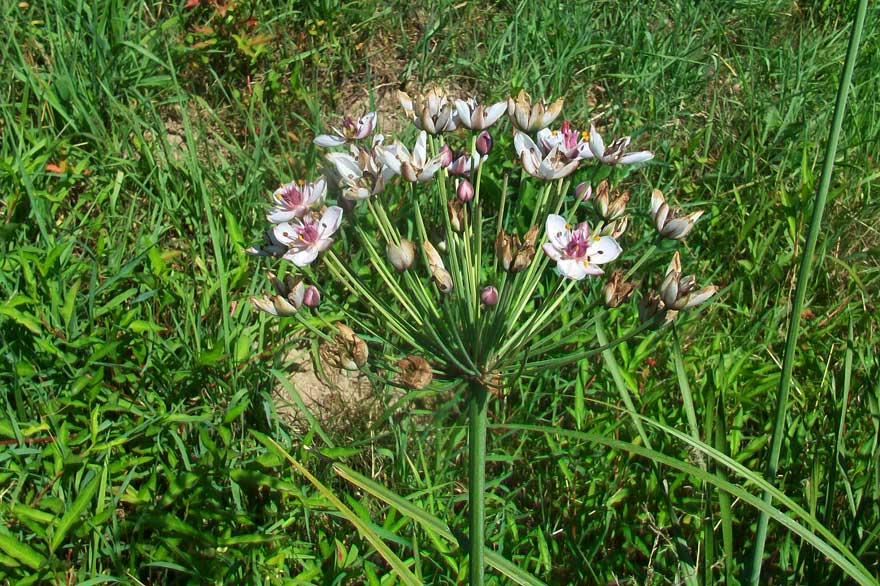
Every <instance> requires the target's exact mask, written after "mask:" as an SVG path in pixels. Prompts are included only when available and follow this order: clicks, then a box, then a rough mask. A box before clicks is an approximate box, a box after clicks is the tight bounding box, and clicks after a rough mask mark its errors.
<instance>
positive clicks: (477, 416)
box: [468, 381, 488, 586]
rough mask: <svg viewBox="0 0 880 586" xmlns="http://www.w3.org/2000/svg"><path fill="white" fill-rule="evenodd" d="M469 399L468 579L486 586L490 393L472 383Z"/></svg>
mask: <svg viewBox="0 0 880 586" xmlns="http://www.w3.org/2000/svg"><path fill="white" fill-rule="evenodd" d="M468 390H469V392H470V396H469V397H468V404H469V407H468V464H469V466H470V471H469V476H468V482H469V484H468V512H469V515H470V524H469V528H470V534H469V535H468V545H469V548H470V552H469V554H470V557H469V559H468V570H469V571H468V575H469V576H470V585H471V586H482V585H483V579H484V577H485V571H484V570H485V567H486V564H485V561H484V559H483V547H484V545H483V544H484V543H485V541H486V501H485V498H484V496H485V495H484V492H485V489H486V408H487V403H488V401H487V399H488V396H487V395H488V393H487V392H486V387H484V386H483V385H482V384H481V383H479V382H476V381H475V382H472V383H471V384H470V387H469V389H468Z"/></svg>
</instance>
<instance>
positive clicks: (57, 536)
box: [49, 474, 101, 553]
mask: <svg viewBox="0 0 880 586" xmlns="http://www.w3.org/2000/svg"><path fill="white" fill-rule="evenodd" d="M100 484H101V475H100V474H94V475H93V476H92V478H91V479H90V480H89V481H88V483H87V484H86V485H85V486H84V487H83V488H82V490H81V491H80V493H79V494H78V495H77V497H76V499H75V500H74V501H73V504H71V505H70V508H69V509H67V511H66V512H65V513H64V516H63V517H61V520H60V521H58V525H57V526H56V527H55V533H54V534H53V535H52V540H51V542H50V543H49V551H50V552H53V553H54V551H55V550H56V549H58V546H60V545H61V543H62V542H63V541H64V538H65V537H67V533H68V532H69V531H70V530H71V528H73V525H74V524H75V523H76V522H77V521H79V518H80V517H82V514H83V513H84V512H85V510H86V508H87V507H88V506H89V504H91V502H92V498H93V497H94V496H95V493H96V492H98V486H99V485H100Z"/></svg>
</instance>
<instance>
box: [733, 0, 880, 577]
mask: <svg viewBox="0 0 880 586" xmlns="http://www.w3.org/2000/svg"><path fill="white" fill-rule="evenodd" d="M867 10H868V1H867V0H860V1H859V4H858V9H857V11H856V18H855V20H854V21H853V27H852V32H851V33H850V37H849V47H848V48H847V52H846V61H845V63H844V65H843V75H842V76H841V78H840V85H838V87H837V102H836V104H835V105H834V118H833V120H832V122H831V131H830V133H829V136H828V144H827V145H826V147H825V162H824V164H823V166H822V176H821V178H820V180H819V189H818V190H817V191H816V198H815V200H814V201H813V215H812V218H811V219H810V230H809V232H808V234H807V240H806V242H805V244H804V251H803V256H802V257H801V266H800V269H799V270H798V276H797V287H796V288H795V292H794V300H793V302H792V305H791V321H790V322H789V324H788V335H787V336H786V340H785V356H784V358H783V360H782V374H781V376H780V378H779V389H778V391H777V394H776V415H775V418H774V423H773V440H772V442H771V445H770V458H769V460H768V462H767V480H768V481H769V482H776V477H777V475H778V473H779V456H780V454H781V453H782V440H783V438H784V437H785V436H786V435H787V433H788V431H787V430H786V429H785V418H786V413H787V411H788V391H789V386H790V384H791V374H792V371H793V370H794V354H795V350H796V349H797V338H798V333H799V329H800V319H801V310H802V308H803V305H804V299H805V298H806V295H807V286H808V285H809V281H810V271H811V270H812V266H813V253H814V252H815V250H816V241H817V240H818V239H819V229H820V228H821V225H822V212H823V211H824V209H825V199H826V197H827V195H828V188H829V186H830V185H831V172H832V170H833V169H834V157H835V155H836V154H837V141H838V139H839V137H840V129H841V127H842V126H843V115H844V112H845V111H846V98H847V95H848V94H849V87H850V83H851V82H852V74H853V69H854V68H855V65H856V55H858V52H859V41H860V39H861V36H862V28H863V27H864V24H865V13H866V12H867ZM828 489H829V490H833V489H834V487H828ZM771 500H772V498H771V496H770V493H769V492H765V493H764V502H765V503H768V504H769V503H770V501H771ZM769 520H770V519H769V514H768V513H767V512H766V511H765V510H763V509H762V511H761V515H760V516H759V517H758V528H757V530H756V531H755V546H754V549H753V550H752V560H751V564H750V570H751V571H750V572H749V575H748V583H749V584H752V585H753V586H757V585H758V583H760V581H761V563H762V561H763V558H764V544H765V542H766V539H767V524H768V522H769Z"/></svg>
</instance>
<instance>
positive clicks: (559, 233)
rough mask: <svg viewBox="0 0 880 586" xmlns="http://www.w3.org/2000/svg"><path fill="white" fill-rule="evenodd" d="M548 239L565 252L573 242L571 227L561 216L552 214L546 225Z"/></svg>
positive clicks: (548, 217)
mask: <svg viewBox="0 0 880 586" xmlns="http://www.w3.org/2000/svg"><path fill="white" fill-rule="evenodd" d="M544 228H545V230H546V231H547V239H548V240H549V241H550V242H551V243H552V244H553V246H555V247H556V248H558V249H559V250H564V249H565V247H566V246H568V243H569V242H570V241H571V227H570V226H569V225H568V223H567V222H566V221H565V218H564V217H562V216H560V215H559V214H550V215H549V216H547V221H546V223H545V224H544Z"/></svg>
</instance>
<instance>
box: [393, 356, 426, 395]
mask: <svg viewBox="0 0 880 586" xmlns="http://www.w3.org/2000/svg"><path fill="white" fill-rule="evenodd" d="M397 368H399V369H400V373H399V374H398V375H397V380H398V382H399V383H400V384H402V385H403V386H406V387H409V388H411V389H424V388H425V387H427V386H428V385H429V384H431V381H432V380H433V379H434V373H433V372H431V365H430V364H429V363H428V361H427V360H425V359H424V358H422V357H421V356H407V357H405V358H401V359H400V360H398V361H397Z"/></svg>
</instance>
